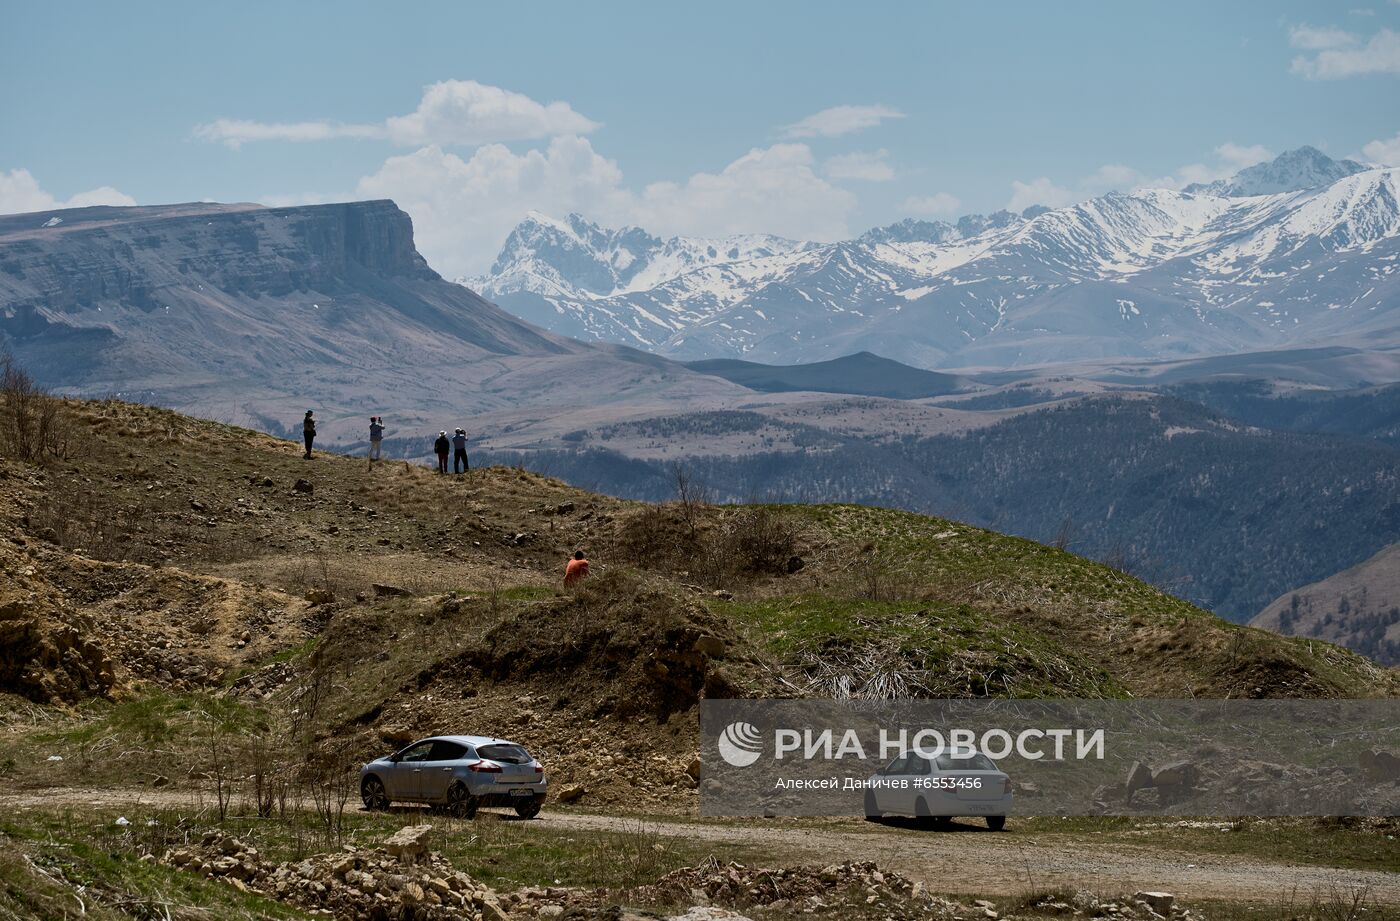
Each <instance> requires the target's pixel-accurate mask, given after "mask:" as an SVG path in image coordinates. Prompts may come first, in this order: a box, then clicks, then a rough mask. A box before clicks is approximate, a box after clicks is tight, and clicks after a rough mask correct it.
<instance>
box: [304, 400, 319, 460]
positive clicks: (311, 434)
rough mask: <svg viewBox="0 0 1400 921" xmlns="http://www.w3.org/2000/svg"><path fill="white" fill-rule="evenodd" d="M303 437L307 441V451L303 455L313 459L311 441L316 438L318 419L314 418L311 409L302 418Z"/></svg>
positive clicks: (307, 458)
mask: <svg viewBox="0 0 1400 921" xmlns="http://www.w3.org/2000/svg"><path fill="white" fill-rule="evenodd" d="M301 437H302V440H303V441H305V442H306V453H305V454H303V455H302V457H304V458H305V459H306V460H311V443H312V442H313V441H315V440H316V420H315V419H313V418H312V416H311V410H309V409H308V410H307V411H306V415H305V416H304V417H303V418H302V420H301Z"/></svg>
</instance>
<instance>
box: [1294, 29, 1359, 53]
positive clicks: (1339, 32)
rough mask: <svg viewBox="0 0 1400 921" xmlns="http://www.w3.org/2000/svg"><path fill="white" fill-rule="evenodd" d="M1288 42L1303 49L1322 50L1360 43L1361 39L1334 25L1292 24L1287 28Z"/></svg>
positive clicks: (1347, 46)
mask: <svg viewBox="0 0 1400 921" xmlns="http://www.w3.org/2000/svg"><path fill="white" fill-rule="evenodd" d="M1288 43H1289V44H1290V45H1292V46H1293V47H1294V48H1301V49H1302V50H1304V51H1322V50H1324V49H1327V48H1349V47H1351V46H1353V45H1358V44H1360V43H1361V39H1360V38H1359V37H1358V36H1357V35H1356V34H1354V33H1352V32H1348V31H1346V30H1345V29H1339V28H1337V27H1336V26H1324V27H1322V28H1317V27H1315V26H1294V27H1293V28H1292V29H1289V30H1288Z"/></svg>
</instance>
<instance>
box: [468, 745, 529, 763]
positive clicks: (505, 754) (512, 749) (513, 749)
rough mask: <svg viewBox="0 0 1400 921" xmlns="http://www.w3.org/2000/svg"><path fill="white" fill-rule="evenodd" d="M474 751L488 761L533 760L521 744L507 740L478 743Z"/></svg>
mask: <svg viewBox="0 0 1400 921" xmlns="http://www.w3.org/2000/svg"><path fill="white" fill-rule="evenodd" d="M476 753H477V754H478V755H480V756H481V757H483V758H485V759H487V760H488V761H499V762H501V763H502V764H529V763H530V762H531V761H533V760H534V759H533V758H531V757H530V753H529V752H527V751H526V750H525V749H524V748H523V747H522V746H519V745H513V744H511V743H509V742H495V743H492V744H490V745H478V746H477V747H476Z"/></svg>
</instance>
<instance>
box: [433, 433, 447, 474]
mask: <svg viewBox="0 0 1400 921" xmlns="http://www.w3.org/2000/svg"><path fill="white" fill-rule="evenodd" d="M451 450H452V442H450V441H448V440H447V433H446V432H438V437H437V441H435V442H433V451H435V452H436V453H437V458H438V473H446V472H447V452H448V451H451Z"/></svg>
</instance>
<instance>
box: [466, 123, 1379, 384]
mask: <svg viewBox="0 0 1400 921" xmlns="http://www.w3.org/2000/svg"><path fill="white" fill-rule="evenodd" d="M1261 190H1262V191H1261ZM1397 202H1400V170H1396V169H1382V168H1367V167H1364V166H1362V165H1361V164H1357V163H1355V162H1353V161H1333V160H1330V159H1328V158H1327V157H1325V156H1324V155H1323V154H1321V153H1320V152H1318V151H1316V150H1313V149H1312V148H1302V149H1300V150H1297V151H1291V152H1289V153H1287V154H1284V155H1282V156H1280V157H1279V158H1278V159H1276V160H1274V161H1272V162H1271V163H1266V164H1260V165H1259V166H1256V167H1250V168H1249V169H1247V170H1244V171H1242V172H1241V173H1239V174H1237V175H1236V176H1235V177H1233V179H1231V180H1227V181H1225V182H1223V183H1218V184H1212V185H1211V186H1210V187H1209V188H1206V187H1196V188H1195V189H1194V190H1183V191H1180V192H1178V191H1172V190H1165V189H1141V190H1136V191H1134V192H1131V193H1117V192H1115V193H1110V194H1108V195H1105V196H1102V197H1100V198H1095V199H1091V200H1089V201H1085V202H1082V203H1080V204H1077V205H1072V206H1070V207H1066V208H1059V209H1055V210H1046V209H1043V208H1033V209H1028V210H1027V211H1026V212H1023V213H1022V214H1012V213H1010V212H998V213H996V214H993V215H989V216H978V215H970V216H968V217H965V218H962V219H961V220H959V221H957V222H956V223H945V222H941V221H914V220H907V221H902V222H900V223H897V224H892V225H890V226H888V227H883V228H877V229H875V230H872V231H869V232H867V233H866V234H863V235H862V236H861V237H859V238H857V239H855V240H849V241H843V242H839V243H829V244H816V243H801V242H795V241H791V240H782V239H779V238H775V237H764V236H746V237H734V238H729V239H725V240H695V239H688V238H683V237H678V238H672V239H669V240H661V239H658V238H656V237H653V236H651V235H649V234H647V233H645V232H644V231H642V230H638V229H636V228H626V229H623V230H618V231H610V230H604V229H602V228H599V227H597V226H596V225H593V224H591V223H589V222H588V221H586V220H584V219H583V218H581V217H579V216H577V215H574V216H571V217H570V218H569V219H568V220H567V221H563V222H561V221H554V220H551V219H548V218H545V217H543V216H541V215H531V216H530V217H529V218H527V219H526V220H525V221H524V222H523V223H522V224H521V225H520V226H519V227H517V228H516V230H515V231H514V233H512V235H511V237H510V239H509V240H508V241H507V243H506V246H505V248H504V249H503V250H502V252H501V256H500V258H499V259H498V260H497V261H496V265H495V266H493V268H492V271H491V272H490V273H489V274H488V275H486V276H483V277H481V278H477V279H469V280H465V279H464V280H463V281H464V283H466V284H468V285H469V286H471V287H473V288H476V289H477V290H479V291H481V292H482V294H484V295H485V296H486V297H488V298H490V299H492V300H495V301H497V302H498V303H500V304H501V305H502V306H504V307H506V308H507V309H508V310H511V311H513V312H515V313H517V314H520V315H522V316H524V317H526V318H527V319H530V320H532V321H534V322H536V323H540V324H542V325H544V326H546V327H548V328H550V329H553V330H555V331H557V332H560V333H565V334H568V335H573V336H580V337H583V338H596V339H603V340H609V341H618V342H624V343H627V344H630V345H635V346H639V347H642V348H646V349H650V350H653V351H656V352H660V353H662V354H666V355H672V356H676V357H683V358H714V357H743V358H747V359H750V360H755V361H768V362H776V363H793V362H801V361H813V360H819V359H824V358H831V357H833V356H836V355H842V354H848V353H852V352H858V351H862V350H868V351H871V352H875V353H878V354H881V355H887V356H889V357H892V358H895V359H898V360H900V361H905V362H908V363H910V364H914V365H919V366H922V367H930V368H932V367H971V366H1015V365H1022V364H1032V363H1047V362H1055V361H1066V360H1078V359H1086V358H1103V357H1142V358H1146V357H1179V356H1184V355H1199V354H1212V353H1223V352H1233V351H1245V350H1257V349H1266V348H1274V347H1281V346H1289V345H1298V344H1302V343H1309V342H1317V341H1323V340H1329V341H1337V340H1346V339H1353V340H1363V339H1364V340H1366V341H1368V342H1371V343H1373V344H1380V343H1390V344H1400V309H1397V308H1398V307H1400V286H1398V285H1397V280H1400V271H1397V265H1400V205H1397Z"/></svg>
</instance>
